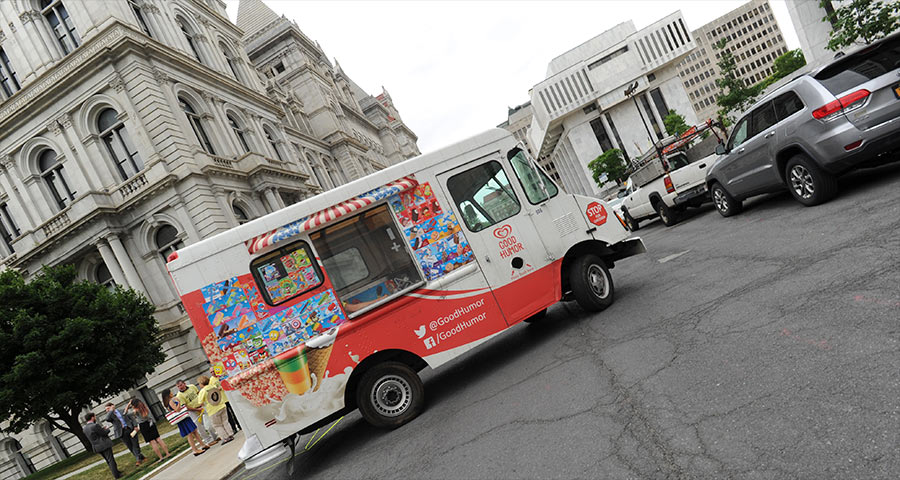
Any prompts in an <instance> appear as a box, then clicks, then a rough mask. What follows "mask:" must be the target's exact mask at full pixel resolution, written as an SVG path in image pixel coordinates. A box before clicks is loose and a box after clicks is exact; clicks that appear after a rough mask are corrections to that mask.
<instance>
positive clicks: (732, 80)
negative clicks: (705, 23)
mask: <svg viewBox="0 0 900 480" xmlns="http://www.w3.org/2000/svg"><path fill="white" fill-rule="evenodd" d="M714 46H715V48H716V49H718V50H719V51H720V52H721V53H720V54H719V61H718V63H717V65H718V66H719V72H720V74H721V75H720V78H718V79H716V85H718V86H719V88H720V89H721V90H722V93H721V94H719V95H718V96H717V97H716V104H718V105H719V107H720V108H719V112H718V113H719V120H720V121H722V122H723V123H724V120H725V119H727V118H728V116H729V114H731V113H732V112H738V113H740V112H742V111H744V110H745V109H747V107H749V106H750V105H752V104H753V101H754V100H756V97H757V96H758V95H759V93H760V92H761V91H762V88H763V87H762V85H761V84H757V85H752V86H747V85H746V84H745V83H744V81H743V80H742V79H741V78H740V77H739V76H738V73H737V62H736V61H735V59H734V55H732V53H731V51H730V50H728V49H727V48H726V47H727V46H728V39H724V38H723V39H722V40H720V41H719V42H717V43H716V44H715V45H714Z"/></svg>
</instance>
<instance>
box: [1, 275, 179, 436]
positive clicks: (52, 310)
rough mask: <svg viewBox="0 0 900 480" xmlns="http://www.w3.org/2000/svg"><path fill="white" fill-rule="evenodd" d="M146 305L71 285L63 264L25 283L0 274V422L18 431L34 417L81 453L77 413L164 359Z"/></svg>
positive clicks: (125, 294)
mask: <svg viewBox="0 0 900 480" xmlns="http://www.w3.org/2000/svg"><path fill="white" fill-rule="evenodd" d="M153 311H154V306H153V304H152V303H150V302H149V301H148V300H147V299H146V298H145V297H143V296H141V295H140V294H139V293H137V292H135V291H134V290H125V289H123V288H122V287H116V289H115V290H110V289H108V288H106V287H105V286H103V285H99V284H97V283H93V282H86V281H78V280H77V279H76V275H75V268H74V267H72V266H69V265H62V266H55V267H47V266H45V267H44V268H43V269H42V270H41V272H40V274H39V275H36V276H35V277H34V278H33V279H32V280H31V281H30V282H26V281H25V278H24V277H23V276H22V274H21V273H19V272H17V271H14V270H6V271H3V272H0V365H3V368H2V370H0V418H5V419H7V420H8V423H9V425H8V426H6V427H5V428H3V430H2V431H5V432H12V433H19V432H22V431H23V430H25V429H26V428H28V427H29V426H30V425H31V424H33V423H34V422H36V421H38V420H40V419H46V420H48V421H49V422H50V424H51V425H53V426H54V427H56V428H58V429H60V430H65V431H67V432H70V433H72V434H74V435H75V436H77V437H78V439H79V440H81V443H82V444H83V445H84V447H85V449H86V450H87V451H91V444H90V442H89V441H88V439H87V437H85V435H84V432H83V430H82V426H81V423H80V421H79V418H78V415H79V413H80V412H81V411H82V409H83V408H85V407H87V406H90V405H91V404H93V403H97V402H99V401H101V400H102V399H104V398H107V397H110V396H112V395H114V394H116V393H119V392H121V391H122V390H126V389H128V388H132V387H134V386H135V384H137V383H138V382H140V381H141V380H142V379H143V378H144V376H145V375H146V374H148V373H150V372H152V371H153V369H154V367H156V366H157V365H159V364H160V363H162V362H163V360H165V356H164V355H163V353H162V348H161V346H160V341H159V327H158V326H157V324H156V321H155V320H154V318H153Z"/></svg>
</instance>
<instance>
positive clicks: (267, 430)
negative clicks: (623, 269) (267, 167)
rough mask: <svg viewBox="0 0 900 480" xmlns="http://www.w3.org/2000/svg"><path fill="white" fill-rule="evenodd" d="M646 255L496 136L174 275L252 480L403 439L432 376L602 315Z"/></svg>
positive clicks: (599, 204)
mask: <svg viewBox="0 0 900 480" xmlns="http://www.w3.org/2000/svg"><path fill="white" fill-rule="evenodd" d="M644 251H645V248H644V244H643V242H642V241H641V239H640V238H629V232H628V230H627V229H626V228H625V226H624V223H623V222H622V220H621V219H620V218H618V217H617V216H616V214H615V213H614V212H613V211H612V209H610V208H609V207H608V206H607V205H606V204H605V203H604V202H603V201H601V200H598V199H595V198H590V197H585V196H579V195H571V194H566V193H565V192H563V191H562V190H561V189H560V187H559V186H558V185H556V184H555V183H554V182H553V181H552V180H551V179H550V178H549V177H548V176H547V175H546V174H545V173H544V172H543V171H542V170H541V169H540V168H539V166H538V165H537V163H536V162H535V161H534V160H533V159H532V158H530V157H529V155H528V153H527V151H526V150H525V149H523V147H522V145H521V144H517V142H516V140H515V139H514V138H513V136H512V135H511V134H510V133H509V132H507V131H505V130H500V129H494V130H490V131H487V132H485V133H483V134H480V135H477V136H475V137H473V138H470V139H468V140H466V141H463V142H460V143H457V144H455V145H452V146H449V147H447V148H444V149H442V150H438V151H436V152H434V153H430V154H426V155H422V156H419V157H416V158H413V159H410V160H407V161H405V162H402V163H400V164H397V165H395V166H392V167H390V168H387V169H384V170H381V171H379V172H376V173H373V174H371V175H369V176H366V177H364V178H361V179H359V180H356V181H354V182H351V183H349V184H347V185H344V186H341V187H338V188H335V189H333V190H329V191H327V192H324V193H322V194H319V195H316V196H314V197H312V198H309V199H306V200H304V201H301V202H299V203H296V204H294V205H290V206H288V207H286V208H284V209H281V210H279V211H277V212H273V213H270V214H268V215H266V216H264V217H261V218H258V219H256V220H254V221H251V222H249V223H246V224H243V225H241V226H238V227H236V228H233V229H231V230H228V231H226V232H223V233H221V234H218V235H216V236H214V237H211V238H208V239H204V240H202V241H200V242H197V243H195V244H193V245H190V246H187V247H185V248H182V249H181V250H178V251H177V252H175V253H173V254H172V255H171V256H170V257H169V259H168V264H167V266H168V269H169V272H170V274H171V276H172V279H173V280H174V282H175V285H176V286H177V289H178V291H179V295H180V296H181V299H182V302H183V304H184V307H185V308H186V310H187V312H188V315H189V317H190V319H191V322H192V324H193V326H194V328H195V330H196V331H197V334H198V335H199V337H200V341H201V344H202V347H203V349H204V351H205V353H206V355H207V356H208V357H209V360H210V363H211V364H212V366H213V369H214V370H215V372H216V374H217V375H218V376H219V378H220V379H221V382H222V386H223V388H224V389H225V391H226V392H227V396H228V399H229V401H230V402H231V405H232V406H233V407H234V411H235V413H236V415H237V417H238V419H239V420H240V423H241V425H242V427H243V429H244V432H245V433H246V437H247V441H246V443H245V445H244V447H243V449H242V451H241V457H242V458H243V459H244V460H245V463H246V464H247V465H248V466H252V464H253V463H254V462H258V461H259V459H261V458H265V457H267V456H270V455H271V452H273V451H276V450H279V449H280V450H282V451H283V449H284V447H283V445H287V444H291V445H292V443H291V440H296V435H298V434H303V433H306V432H311V431H313V430H314V429H316V428H320V427H322V426H324V425H327V424H328V423H330V422H333V421H334V420H336V419H337V418H339V417H340V416H341V415H344V414H346V413H347V412H350V411H352V410H353V409H356V408H358V409H359V410H360V412H361V413H362V416H363V418H364V419H365V420H366V421H368V422H370V423H371V424H373V425H376V426H381V427H387V428H394V427H398V426H400V425H403V424H404V423H406V422H408V421H410V420H411V419H413V418H414V417H415V416H416V415H418V414H419V413H420V412H421V411H422V408H423V405H424V388H423V384H422V381H421V380H420V378H419V375H418V372H419V371H420V370H422V369H423V368H425V367H426V366H427V367H431V368H437V367H440V366H441V365H442V364H444V363H446V362H448V361H450V360H452V359H453V358H455V357H457V356H459V355H461V354H463V353H464V352H466V351H468V350H470V349H472V348H474V347H476V346H478V345H479V344H482V343H484V342H486V341H487V340H489V339H491V338H492V337H494V336H496V335H499V334H501V333H503V332H504V331H506V330H507V329H509V328H510V327H512V326H513V325H516V324H517V323H519V322H522V321H523V320H529V319H533V318H535V317H537V316H541V315H543V314H544V313H545V312H546V309H547V308H548V307H549V306H551V305H553V304H554V303H556V302H559V301H561V300H574V301H577V302H578V303H579V304H580V305H581V306H582V307H583V308H584V309H586V310H589V311H600V310H603V309H604V308H606V307H607V306H609V305H610V304H611V303H612V301H613V281H612V277H611V276H610V269H611V268H613V267H614V265H615V262H617V261H619V260H622V259H624V258H627V257H630V256H633V255H636V254H639V253H642V252H644ZM280 445H281V446H280ZM261 452H269V453H262V454H261Z"/></svg>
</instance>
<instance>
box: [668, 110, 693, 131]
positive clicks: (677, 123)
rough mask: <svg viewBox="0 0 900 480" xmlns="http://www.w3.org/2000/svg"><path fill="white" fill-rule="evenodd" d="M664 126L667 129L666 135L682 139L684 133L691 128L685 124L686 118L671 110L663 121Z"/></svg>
mask: <svg viewBox="0 0 900 480" xmlns="http://www.w3.org/2000/svg"><path fill="white" fill-rule="evenodd" d="M663 125H665V127H666V133H668V134H669V135H675V136H676V137H680V136H681V134H682V133H684V132H686V131H688V129H689V128H691V127H689V126H688V124H687V123H685V122H684V116H683V115H679V114H678V112H676V111H675V110H669V114H668V115H666V118H664V119H663Z"/></svg>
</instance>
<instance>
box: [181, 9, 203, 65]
mask: <svg viewBox="0 0 900 480" xmlns="http://www.w3.org/2000/svg"><path fill="white" fill-rule="evenodd" d="M178 26H179V27H180V28H181V33H182V34H184V39H185V40H186V41H187V43H188V46H189V47H191V52H193V54H194V58H196V59H197V61H198V62H200V63H203V58H202V57H200V51H199V50H198V49H197V41H196V39H195V38H194V36H195V34H194V32H193V31H191V29H190V28H188V27H187V25H186V24H185V21H184V20H181V19H179V21H178Z"/></svg>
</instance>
